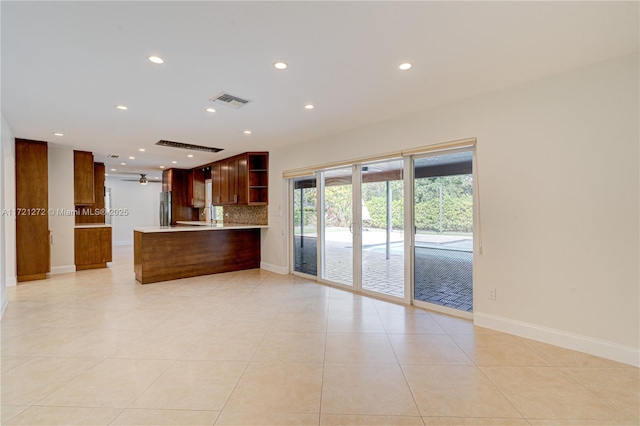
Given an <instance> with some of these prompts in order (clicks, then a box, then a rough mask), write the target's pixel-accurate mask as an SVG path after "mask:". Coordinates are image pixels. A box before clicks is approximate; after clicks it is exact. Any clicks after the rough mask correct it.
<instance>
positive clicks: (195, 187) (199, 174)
mask: <svg viewBox="0 0 640 426" xmlns="http://www.w3.org/2000/svg"><path fill="white" fill-rule="evenodd" d="M204 180H205V170H204V169H203V168H202V167H199V168H197V169H193V170H191V171H190V172H189V177H188V187H187V192H188V200H189V201H190V204H189V205H190V206H191V207H198V208H202V207H204Z"/></svg>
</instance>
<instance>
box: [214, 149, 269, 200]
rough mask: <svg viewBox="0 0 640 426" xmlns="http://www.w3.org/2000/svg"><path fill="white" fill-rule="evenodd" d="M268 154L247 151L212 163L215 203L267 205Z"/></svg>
mask: <svg viewBox="0 0 640 426" xmlns="http://www.w3.org/2000/svg"><path fill="white" fill-rule="evenodd" d="M268 179H269V153H268V152H246V153H244V154H240V155H236V156H235V157H231V158H226V159H224V160H220V161H218V162H216V163H213V164H212V165H211V183H212V188H213V198H212V200H213V203H214V204H216V205H223V206H224V205H249V206H251V205H265V204H268V192H269V191H268V189H269V188H268V187H269V184H268Z"/></svg>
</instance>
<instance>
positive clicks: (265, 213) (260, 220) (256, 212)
mask: <svg viewBox="0 0 640 426" xmlns="http://www.w3.org/2000/svg"><path fill="white" fill-rule="evenodd" d="M222 211H223V212H224V215H223V217H224V222H225V223H237V224H241V225H245V224H246V225H268V224H269V206H224V207H222Z"/></svg>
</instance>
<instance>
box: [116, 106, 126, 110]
mask: <svg viewBox="0 0 640 426" xmlns="http://www.w3.org/2000/svg"><path fill="white" fill-rule="evenodd" d="M116 108H118V109H121V110H123V111H125V110H128V109H129V108H127V107H126V106H124V105H116Z"/></svg>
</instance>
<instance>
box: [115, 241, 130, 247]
mask: <svg viewBox="0 0 640 426" xmlns="http://www.w3.org/2000/svg"><path fill="white" fill-rule="evenodd" d="M113 245H114V246H132V245H133V241H114V242H113Z"/></svg>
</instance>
